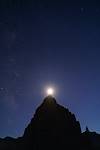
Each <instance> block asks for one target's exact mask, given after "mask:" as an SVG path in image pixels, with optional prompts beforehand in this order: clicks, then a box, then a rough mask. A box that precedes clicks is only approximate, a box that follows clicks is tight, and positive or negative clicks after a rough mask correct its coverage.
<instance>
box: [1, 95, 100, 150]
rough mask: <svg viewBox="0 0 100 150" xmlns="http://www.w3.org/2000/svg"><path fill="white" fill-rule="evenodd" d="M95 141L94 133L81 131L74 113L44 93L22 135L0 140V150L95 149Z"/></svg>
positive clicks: (96, 141) (98, 146)
mask: <svg viewBox="0 0 100 150" xmlns="http://www.w3.org/2000/svg"><path fill="white" fill-rule="evenodd" d="M99 141H100V135H98V134H96V133H95V134H92V133H91V132H89V131H88V132H84V133H81V128H80V124H79V122H78V121H77V120H76V118H75V115H74V114H72V113H71V112H70V111H69V110H68V109H66V108H64V107H63V106H61V105H59V104H58V103H57V102H56V100H55V98H53V97H52V96H48V97H46V98H45V99H44V100H43V103H42V104H41V105H40V106H39V107H38V108H37V110H36V112H35V114H34V116H33V118H32V120H31V122H30V124H29V125H28V126H27V127H26V129H25V131H24V135H23V136H22V137H20V138H17V139H13V138H10V137H7V138H5V139H0V150H20V149H24V150H75V149H76V150H99V149H100V145H99Z"/></svg>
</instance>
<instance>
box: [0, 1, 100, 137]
mask: <svg viewBox="0 0 100 150" xmlns="http://www.w3.org/2000/svg"><path fill="white" fill-rule="evenodd" d="M48 85H53V86H54V87H55V89H56V95H55V97H56V99H57V101H58V102H59V103H60V104H63V105H64V106H66V107H68V108H69V109H70V111H72V112H73V113H75V115H76V117H77V119H78V120H79V121H80V124H81V127H82V130H83V131H84V129H85V127H86V126H88V127H89V129H90V130H91V131H97V132H99V133H100V115H99V114H100V2H99V1H98V2H97V1H96V0H94V1H89V0H87V1H82V0H80V1H75V0H68V1H63V0H61V1H59V2H57V1H53V2H51V1H50V2H49V1H48V2H46V1H43V2H42V0H40V1H38V0H36V2H35V1H31V0H29V1H21V2H20V0H17V2H15V1H14V2H13V0H9V2H7V1H6V0H5V1H4V0H1V1H0V137H5V136H13V137H16V136H21V135H22V134H23V132H24V128H25V127H26V126H27V124H28V123H29V121H30V120H31V118H32V116H33V114H34V111H35V109H36V108H37V106H38V105H39V104H40V103H41V102H42V100H43V98H44V95H45V92H44V88H45V87H46V86H48Z"/></svg>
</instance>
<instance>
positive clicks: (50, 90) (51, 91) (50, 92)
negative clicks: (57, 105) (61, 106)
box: [47, 87, 54, 96]
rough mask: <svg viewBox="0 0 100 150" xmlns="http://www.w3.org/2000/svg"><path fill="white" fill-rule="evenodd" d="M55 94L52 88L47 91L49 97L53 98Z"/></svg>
mask: <svg viewBox="0 0 100 150" xmlns="http://www.w3.org/2000/svg"><path fill="white" fill-rule="evenodd" d="M53 94H54V89H53V88H51V87H50V88H48V89H47V95H51V96H52V95H53Z"/></svg>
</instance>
